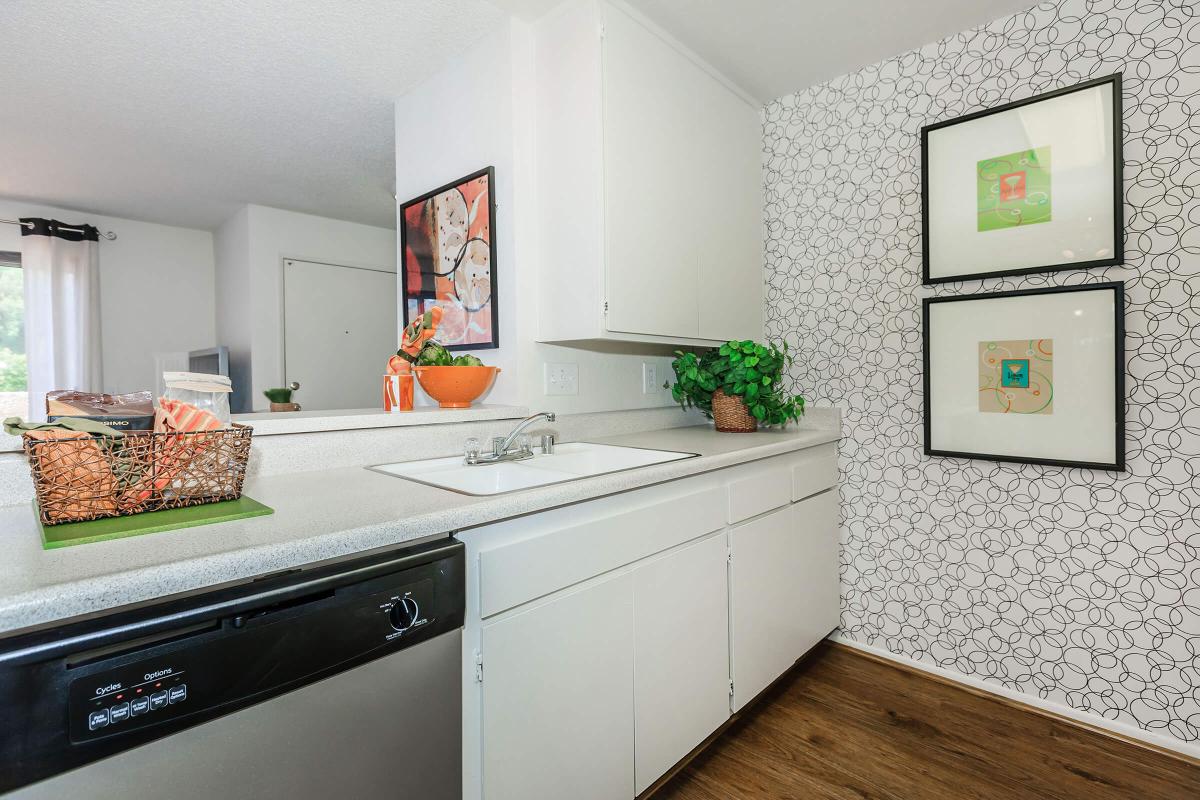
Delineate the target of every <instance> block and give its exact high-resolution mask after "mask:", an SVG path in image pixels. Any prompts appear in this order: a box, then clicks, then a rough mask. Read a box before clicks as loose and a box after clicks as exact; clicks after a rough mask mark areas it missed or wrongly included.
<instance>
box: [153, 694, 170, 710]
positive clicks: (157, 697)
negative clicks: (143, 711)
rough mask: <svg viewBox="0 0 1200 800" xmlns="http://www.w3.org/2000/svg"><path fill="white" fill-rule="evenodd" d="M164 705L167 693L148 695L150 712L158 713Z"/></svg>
mask: <svg viewBox="0 0 1200 800" xmlns="http://www.w3.org/2000/svg"><path fill="white" fill-rule="evenodd" d="M166 705H167V693H166V692H155V693H154V694H152V695H150V710H151V711H158V710H159V709H160V708H164V707H165V706H166Z"/></svg>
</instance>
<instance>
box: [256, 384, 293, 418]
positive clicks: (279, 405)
mask: <svg viewBox="0 0 1200 800" xmlns="http://www.w3.org/2000/svg"><path fill="white" fill-rule="evenodd" d="M299 388H300V384H299V383H297V382H296V381H292V382H291V384H290V385H288V386H281V387H279V388H277V389H263V396H264V397H266V398H267V399H268V400H270V401H271V410H272V411H299V410H300V404H299V403H293V402H292V392H294V391H296V390H297V389H299Z"/></svg>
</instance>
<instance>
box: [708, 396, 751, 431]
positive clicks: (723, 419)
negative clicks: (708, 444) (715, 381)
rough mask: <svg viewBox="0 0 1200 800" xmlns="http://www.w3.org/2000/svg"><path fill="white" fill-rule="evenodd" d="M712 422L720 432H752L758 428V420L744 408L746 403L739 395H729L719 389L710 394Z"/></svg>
mask: <svg viewBox="0 0 1200 800" xmlns="http://www.w3.org/2000/svg"><path fill="white" fill-rule="evenodd" d="M712 413H713V422H715V423H717V430H719V431H721V432H722V433H754V432H755V431H756V430H758V420H756V419H755V418H754V417H753V416H752V415H751V414H750V409H748V408H746V403H745V401H744V400H742V398H740V397H730V396H729V395H727V394H725V393H724V392H723V391H721V390H720V389H717V390H716V391H715V392H713V396H712Z"/></svg>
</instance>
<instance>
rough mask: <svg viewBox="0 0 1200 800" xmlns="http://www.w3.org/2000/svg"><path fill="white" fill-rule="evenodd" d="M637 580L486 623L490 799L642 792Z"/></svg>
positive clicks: (621, 580)
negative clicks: (636, 765)
mask: <svg viewBox="0 0 1200 800" xmlns="http://www.w3.org/2000/svg"><path fill="white" fill-rule="evenodd" d="M633 630H634V628H633V576H632V575H631V574H629V573H628V572H626V573H624V574H621V575H618V576H616V577H613V578H610V579H608V580H603V581H600V582H598V583H595V584H592V585H589V586H586V587H584V588H581V589H578V590H572V591H567V592H565V593H563V594H561V595H558V596H555V598H554V599H552V600H550V601H549V602H546V603H544V604H542V605H538V606H536V607H534V608H531V609H529V610H528V611H524V612H520V613H517V614H515V615H513V616H509V617H505V618H503V619H501V620H498V621H496V622H490V623H485V624H484V625H483V629H482V637H481V644H482V651H483V652H484V653H485V654H486V660H485V662H484V670H485V674H484V682H483V694H482V700H483V709H482V712H483V719H482V722H483V797H484V798H487V800H518V798H519V800H563V798H571V800H614V799H615V798H631V797H633V796H634V794H635V793H634V790H633V789H634V779H633V759H634V755H633V754H634V742H633V731H634V725H633V636H634V633H633Z"/></svg>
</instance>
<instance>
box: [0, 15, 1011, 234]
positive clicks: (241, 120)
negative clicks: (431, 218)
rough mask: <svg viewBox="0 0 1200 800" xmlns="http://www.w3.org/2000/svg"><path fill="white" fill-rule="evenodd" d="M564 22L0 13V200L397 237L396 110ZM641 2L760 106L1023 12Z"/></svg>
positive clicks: (416, 152)
mask: <svg viewBox="0 0 1200 800" xmlns="http://www.w3.org/2000/svg"><path fill="white" fill-rule="evenodd" d="M558 2H560V0H492V2H487V1H486V0H334V1H331V0H204V2H200V3H178V2H163V0H0V85H2V86H3V90H2V92H0V97H2V98H3V99H4V101H5V102H4V123H3V125H0V196H4V197H13V198H23V199H27V200H31V201H39V202H44V203H48V204H52V205H59V206H66V207H69V208H75V209H79V210H81V211H85V212H89V213H96V214H107V215H111V216H118V217H130V218H134V219H142V220H148V221H152V222H162V223H166V224H171V225H182V226H187V227H196V228H208V229H211V228H214V227H216V226H217V225H219V224H220V223H221V222H222V221H224V220H225V219H226V218H227V217H228V216H229V215H230V214H231V213H232V212H233V211H234V210H235V209H236V208H237V207H238V206H240V205H242V204H244V203H258V204H262V205H269V206H275V207H278V208H285V209H291V210H294V211H304V212H308V213H312V214H318V215H321V216H327V217H333V218H336V219H348V220H353V221H357V222H364V223H368V224H374V225H382V226H387V227H392V226H394V224H395V214H394V201H393V199H392V188H393V185H394V182H395V177H394V176H395V146H394V142H393V139H394V136H393V130H394V126H393V118H392V115H393V111H392V101H393V99H394V98H395V97H397V96H399V95H401V94H404V93H405V92H406V91H407V90H409V89H410V88H412V87H413V86H415V85H416V84H418V83H419V82H420V81H421V80H422V79H424V78H425V77H427V76H428V75H430V74H432V73H433V72H435V71H436V70H437V69H439V68H440V67H442V66H444V65H445V64H447V63H449V62H450V61H451V60H452V59H453V58H454V57H455V54H456V53H457V52H461V51H462V50H464V49H466V48H469V47H470V46H471V45H472V43H473V42H475V41H476V40H477V39H478V38H479V37H480V36H482V35H483V34H484V33H485V32H486V31H487V30H489V29H490V28H492V27H493V26H495V25H496V24H498V23H499V22H500V21H501V19H502V18H503V16H504V14H505V13H506V12H507V13H513V14H517V15H518V16H521V17H524V18H526V19H530V18H535V17H537V16H540V15H541V14H542V13H544V12H545V11H546V10H548V9H549V8H551V7H553V6H554V5H557V3H558ZM630 2H631V4H632V5H633V6H635V7H636V8H638V9H639V10H640V11H642V12H643V13H644V14H646V15H647V16H648V17H650V18H651V19H653V20H655V21H656V22H658V23H659V24H661V25H662V26H663V27H665V28H666V29H668V30H669V31H671V32H672V33H673V34H675V35H676V36H677V37H678V38H679V39H680V40H682V41H683V42H684V43H685V44H687V45H688V46H690V47H692V48H693V49H694V50H696V51H697V52H699V53H700V55H701V56H703V57H704V58H706V59H708V60H709V61H710V62H712V63H713V65H714V66H716V67H717V68H718V69H720V70H721V71H723V72H725V73H726V74H727V75H728V76H729V77H730V78H731V79H733V80H734V81H735V82H737V83H738V84H740V85H741V86H742V87H743V88H745V89H746V90H747V91H749V92H750V93H751V94H753V95H754V96H756V97H757V98H758V99H759V100H762V101H767V100H771V99H773V98H775V97H777V96H780V95H783V94H787V93H790V92H792V91H795V90H797V89H800V88H804V87H806V86H810V85H812V84H814V83H818V82H820V81H822V80H826V79H828V78H831V77H835V76H837V75H840V74H843V73H846V72H849V71H852V70H854V69H857V68H859V67H862V66H865V65H867V64H870V63H874V62H875V61H879V60H881V59H883V58H886V57H887V56H890V55H895V54H897V53H900V52H903V51H904V50H907V49H911V48H913V47H917V46H920V45H922V44H926V43H928V42H932V41H935V40H937V39H939V38H941V37H943V36H946V35H949V34H951V33H954V32H956V31H959V30H963V29H966V28H968V27H971V26H974V25H978V24H981V23H983V22H986V21H989V20H991V19H994V18H997V17H1001V16H1004V15H1006V14H1008V13H1011V12H1013V11H1016V10H1018V9H1021V8H1025V7H1027V6H1029V5H1030V2H1029V0H819V1H818V0H630ZM501 9H503V10H501ZM464 124H480V123H479V121H473V122H472V121H471V120H470V115H469V114H468V113H466V112H464ZM484 124H486V123H484ZM405 149H406V151H407V152H409V153H412V154H413V157H414V158H419V157H420V152H421V143H419V142H414V143H407V144H406V147H405Z"/></svg>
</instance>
